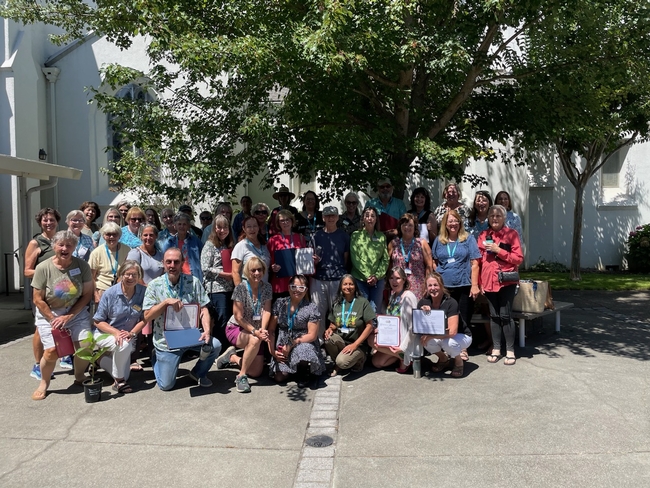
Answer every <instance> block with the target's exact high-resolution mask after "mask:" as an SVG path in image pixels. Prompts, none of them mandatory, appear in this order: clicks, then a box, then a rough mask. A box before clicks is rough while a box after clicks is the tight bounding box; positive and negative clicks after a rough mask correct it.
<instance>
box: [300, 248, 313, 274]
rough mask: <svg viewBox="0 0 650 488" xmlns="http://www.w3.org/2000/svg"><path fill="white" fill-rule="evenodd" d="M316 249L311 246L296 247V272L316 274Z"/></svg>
mask: <svg viewBox="0 0 650 488" xmlns="http://www.w3.org/2000/svg"><path fill="white" fill-rule="evenodd" d="M314 272H315V270H314V250H313V249H312V248H311V247H304V248H300V249H296V274H302V275H312V274H314Z"/></svg>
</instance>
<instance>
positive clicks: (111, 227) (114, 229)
mask: <svg viewBox="0 0 650 488" xmlns="http://www.w3.org/2000/svg"><path fill="white" fill-rule="evenodd" d="M108 233H110V234H117V237H118V238H119V237H122V228H121V227H120V226H119V225H117V224H116V223H115V222H106V223H105V224H104V225H102V235H104V234H108Z"/></svg>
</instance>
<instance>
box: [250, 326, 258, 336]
mask: <svg viewBox="0 0 650 488" xmlns="http://www.w3.org/2000/svg"><path fill="white" fill-rule="evenodd" d="M255 332H257V329H256V328H255V327H253V330H252V331H251V335H253V336H255V337H257V336H256V335H255Z"/></svg>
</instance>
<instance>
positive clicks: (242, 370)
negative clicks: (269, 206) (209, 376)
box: [217, 219, 273, 393]
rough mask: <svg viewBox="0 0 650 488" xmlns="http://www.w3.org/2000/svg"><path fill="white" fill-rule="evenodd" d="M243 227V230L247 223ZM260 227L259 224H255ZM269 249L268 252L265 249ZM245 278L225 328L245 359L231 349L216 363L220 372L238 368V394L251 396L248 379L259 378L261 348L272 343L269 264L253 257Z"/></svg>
mask: <svg viewBox="0 0 650 488" xmlns="http://www.w3.org/2000/svg"><path fill="white" fill-rule="evenodd" d="M253 221H254V219H253V220H248V221H247V222H245V223H244V229H246V224H247V223H248V222H253ZM255 224H256V225H257V222H256V223H255ZM265 249H266V248H265ZM243 273H244V278H245V280H244V281H242V282H241V283H240V284H238V285H237V286H236V287H235V291H233V292H232V301H233V314H232V317H230V320H229V321H228V325H226V337H227V338H228V341H230V343H231V344H233V345H234V346H236V347H237V349H243V350H244V355H243V356H242V357H239V356H238V355H237V354H235V351H236V349H235V347H229V348H228V349H226V351H225V352H224V353H223V354H222V355H221V356H219V358H218V359H217V368H218V369H223V368H225V367H227V366H228V365H230V364H235V365H236V366H238V367H239V375H238V376H237V377H236V378H235V385H236V386H237V391H238V392H239V393H248V392H250V391H251V387H250V385H249V384H248V377H249V376H250V377H252V378H257V377H258V376H259V375H261V374H262V369H263V368H264V350H263V349H262V348H261V347H260V346H261V345H262V343H263V342H268V340H269V331H268V328H269V320H270V319H271V298H272V294H273V293H272V291H271V285H270V284H269V283H267V282H266V281H263V280H262V278H263V276H264V275H265V273H266V263H265V262H264V261H262V260H261V259H260V258H258V257H257V256H253V257H251V258H250V259H248V260H247V261H246V264H244V270H243Z"/></svg>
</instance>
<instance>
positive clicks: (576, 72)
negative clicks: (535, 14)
mask: <svg viewBox="0 0 650 488" xmlns="http://www.w3.org/2000/svg"><path fill="white" fill-rule="evenodd" d="M649 14H650V10H649V8H648V5H647V3H638V2H632V1H630V2H620V3H618V4H612V3H611V2H605V1H593V2H584V3H582V4H581V6H580V8H575V9H568V10H566V9H562V10H561V11H560V12H559V15H558V16H556V22H555V23H553V24H547V25H545V26H544V29H543V30H541V29H537V28H535V29H531V30H530V31H529V43H528V46H527V55H528V57H529V63H528V65H527V68H526V69H527V70H528V72H526V73H524V74H522V76H521V77H519V78H518V79H517V81H516V82H515V83H514V84H508V85H503V86H501V87H495V89H494V90H493V91H492V93H489V94H487V93H486V94H485V97H484V99H483V101H482V102H483V111H484V113H485V114H491V113H494V112H496V113H497V114H498V115H497V116H498V117H502V118H500V119H499V123H500V124H501V126H502V131H503V134H502V135H506V134H507V135H509V136H512V137H513V138H514V142H515V151H514V152H513V153H512V154H513V155H514V157H515V158H516V159H526V158H527V157H528V158H529V157H535V151H536V150H537V149H539V148H540V147H544V146H548V145H553V146H554V147H555V149H556V151H557V155H558V158H559V160H560V163H561V166H562V169H563V171H564V173H565V174H566V176H567V178H568V179H569V181H570V182H571V184H572V185H573V187H574V188H575V207H574V212H573V238H572V245H571V266H570V270H571V278H572V279H574V280H579V279H580V254H581V245H582V227H583V217H582V216H583V207H584V191H585V187H586V186H587V183H588V182H589V180H590V179H591V178H592V177H593V176H594V175H595V174H597V172H598V171H599V170H600V169H601V168H602V166H603V165H604V164H605V163H606V162H607V161H608V160H609V158H611V157H612V156H613V155H614V154H615V153H616V152H617V151H619V150H620V149H622V148H624V147H626V146H629V145H632V144H635V143H639V142H642V141H646V140H648V138H649V136H650V125H649V124H650V58H649V57H648V53H650V20H649V19H650V15H649ZM585 57H588V58H590V59H592V62H591V63H590V64H588V65H585V64H583V63H580V59H585ZM549 65H552V66H555V67H557V68H556V69H553V70H545V69H542V67H546V66H549ZM536 66H538V67H539V68H538V69H536V68H535V67H536ZM504 98H511V100H513V103H511V104H510V105H509V107H510V110H509V111H494V110H491V109H489V108H486V107H490V106H492V105H494V104H495V103H502V101H503V99H504ZM477 102H478V100H477Z"/></svg>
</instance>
